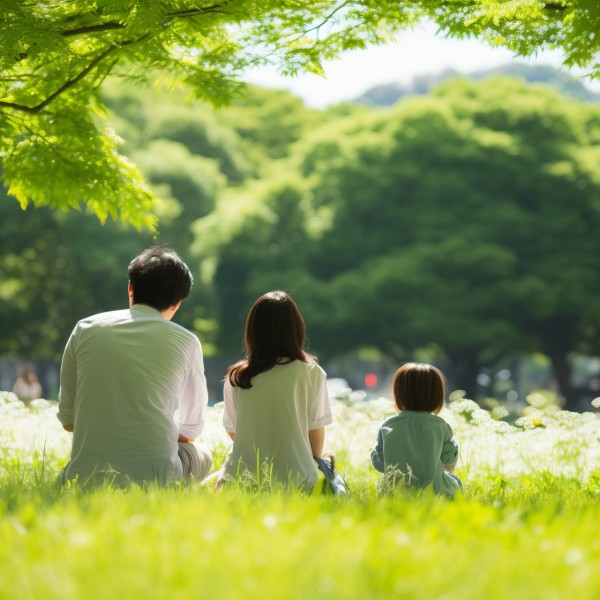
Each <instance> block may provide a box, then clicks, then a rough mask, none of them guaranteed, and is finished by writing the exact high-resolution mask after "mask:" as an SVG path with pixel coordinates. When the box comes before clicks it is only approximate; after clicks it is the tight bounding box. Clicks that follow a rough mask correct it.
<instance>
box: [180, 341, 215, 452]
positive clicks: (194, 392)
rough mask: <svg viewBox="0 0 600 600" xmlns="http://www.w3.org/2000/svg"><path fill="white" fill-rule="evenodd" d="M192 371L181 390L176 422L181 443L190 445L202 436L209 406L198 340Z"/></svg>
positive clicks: (195, 346)
mask: <svg viewBox="0 0 600 600" xmlns="http://www.w3.org/2000/svg"><path fill="white" fill-rule="evenodd" d="M191 353H192V355H191V357H190V362H191V365H192V366H191V371H190V374H189V376H188V378H187V380H186V381H185V383H184V385H183V388H182V390H181V396H180V398H179V408H178V409H177V412H176V413H175V421H176V423H177V427H178V428H179V437H178V441H179V442H184V443H190V442H193V441H194V439H195V438H197V437H198V436H199V435H200V432H201V431H202V428H203V427H204V415H205V411H206V407H207V405H208V389H207V387H206V377H205V375H204V360H203V358H202V348H201V346H200V342H199V341H198V340H197V339H196V340H195V344H194V346H193V348H192V349H191Z"/></svg>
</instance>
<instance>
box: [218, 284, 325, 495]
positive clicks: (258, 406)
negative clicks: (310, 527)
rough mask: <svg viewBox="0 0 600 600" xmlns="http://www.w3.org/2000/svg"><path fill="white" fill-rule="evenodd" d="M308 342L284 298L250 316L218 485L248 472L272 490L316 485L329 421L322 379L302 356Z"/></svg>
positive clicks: (231, 386)
mask: <svg viewBox="0 0 600 600" xmlns="http://www.w3.org/2000/svg"><path fill="white" fill-rule="evenodd" d="M305 336H306V327H305V324H304V320H303V318H302V315H301V314H300V311H299V310H298V307H297V306H296V303H295V302H294V300H292V298H291V296H289V295H288V294H286V293H285V292H281V291H275V292H269V293H267V294H265V295H264V296H261V297H260V298H259V299H258V300H257V301H256V302H255V304H254V306H253V307H252V308H251V309H250V313H249V314H248V318H247V320H246V329H245V333H244V349H245V351H246V358H245V359H244V360H241V361H239V362H237V363H235V364H234V365H232V366H231V367H229V370H228V372H227V376H226V378H225V385H224V393H223V395H224V400H225V410H224V414H223V425H224V426H225V429H226V431H227V433H228V434H229V436H230V437H231V439H232V440H233V447H232V449H231V451H230V452H229V454H228V455H227V458H226V459H225V464H224V465H223V468H222V470H221V473H220V476H219V483H220V482H222V481H223V480H226V479H231V478H233V477H235V476H236V475H241V474H242V473H244V472H246V471H249V472H250V474H251V475H252V477H254V478H256V480H257V481H258V482H259V483H260V482H261V481H262V480H263V479H264V471H265V470H266V471H267V472H268V475H269V478H270V481H271V482H273V481H275V482H281V483H283V484H291V485H292V486H296V487H301V488H303V489H310V488H312V487H313V486H314V485H315V483H316V482H317V465H316V463H315V461H314V459H313V457H318V458H321V457H322V455H323V446H324V441H325V429H324V427H325V425H329V424H330V423H331V422H332V418H331V408H330V405H329V396H328V394H327V386H326V382H325V372H324V371H323V369H321V367H319V365H318V364H317V361H316V359H315V358H313V357H312V356H310V355H308V354H307V353H306V352H305V351H304V349H303V347H304V341H305ZM265 465H266V467H265ZM219 483H218V484H217V485H219Z"/></svg>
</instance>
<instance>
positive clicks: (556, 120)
mask: <svg viewBox="0 0 600 600" xmlns="http://www.w3.org/2000/svg"><path fill="white" fill-rule="evenodd" d="M103 90H104V91H103V102H104V103H105V105H106V106H107V107H108V108H109V110H110V125H111V126H113V127H115V128H116V129H117V130H118V131H119V132H120V133H121V134H122V135H123V136H124V138H125V139H126V140H127V141H126V143H125V145H124V146H123V152H125V153H126V155H127V156H128V157H131V158H132V159H133V160H135V162H136V164H138V165H139V166H140V168H141V169H142V170H143V172H144V175H145V178H146V179H147V181H148V182H149V185H150V189H151V191H152V193H153V194H155V195H156V197H157V198H160V201H157V202H156V205H155V209H156V214H157V215H158V216H159V218H160V221H159V226H158V229H157V230H156V231H155V232H154V233H151V232H149V231H134V230H132V229H131V228H128V227H127V226H126V225H124V224H122V223H121V222H115V221H113V220H112V219H109V220H108V221H107V222H106V224H105V225H104V226H102V227H101V226H99V224H98V223H97V220H96V219H95V218H94V217H93V216H91V215H90V214H89V212H88V210H87V209H86V208H85V207H84V206H81V207H80V210H79V211H70V212H66V213H63V212H60V211H54V210H50V209H49V208H39V209H36V210H34V211H32V210H27V211H25V212H22V211H21V210H20V208H19V207H18V205H17V204H16V203H12V202H10V201H9V200H5V201H2V202H1V203H0V213H1V215H0V217H1V218H0V234H1V237H2V240H3V248H4V252H3V255H2V258H1V265H0V267H1V269H2V275H3V277H2V283H1V284H0V295H1V296H2V299H3V303H4V310H3V311H2V315H1V318H2V331H3V336H2V339H0V351H1V352H2V353H3V354H4V355H11V356H13V357H17V356H20V357H23V358H52V359H59V358H60V354H61V352H62V348H63V344H64V340H65V339H66V337H67V336H68V333H69V331H70V329H71V327H72V326H73V324H74V322H75V321H76V320H77V319H78V318H81V317H83V316H85V315H88V314H90V313H93V312H99V311H102V310H110V309H113V308H115V307H116V306H120V305H122V304H123V301H124V300H123V299H124V293H123V289H124V285H125V281H124V273H125V267H126V265H127V263H128V261H129V260H130V259H131V257H132V256H133V255H135V254H136V253H137V252H138V251H139V249H140V248H141V247H144V246H146V245H148V244H150V243H161V244H166V245H170V246H173V247H174V248H175V249H177V250H178V251H180V252H181V253H182V255H183V256H185V257H186V258H187V259H188V260H190V261H191V263H192V265H193V267H194V271H195V276H196V285H195V286H194V288H193V297H192V299H191V301H190V302H187V303H186V305H185V306H184V309H182V311H181V312H180V315H178V319H179V320H180V322H182V324H184V325H186V326H188V327H191V328H193V329H194V330H195V331H196V332H197V333H198V334H199V335H200V338H201V339H202V341H203V344H204V345H205V349H206V351H207V353H208V354H211V353H213V354H217V355H220V356H225V357H227V356H228V357H233V356H235V355H237V354H238V353H239V349H240V338H241V331H242V329H243V323H244V320H245V316H246V313H247V310H248V308H249V306H250V305H251V304H252V302H253V301H254V299H255V298H256V297H257V296H258V295H260V294H262V293H263V292H264V291H265V290H267V289H272V288H284V289H287V290H288V291H290V292H291V293H292V294H293V295H294V296H295V297H296V298H297V300H298V301H299V303H300V306H301V308H302V310H303V313H304V315H305V318H306V320H307V323H308V325H309V335H310V340H311V350H313V351H314V352H316V353H318V354H319V356H320V357H321V360H322V361H324V362H327V361H329V360H331V359H333V358H335V357H338V356H341V355H345V354H348V353H350V352H353V351H357V350H360V349H362V348H371V349H373V350H374V351H375V352H377V353H378V355H379V356H385V357H388V358H391V359H392V361H395V362H398V361H401V360H406V359H408V358H410V357H414V356H418V355H422V353H423V351H425V350H426V355H427V357H428V358H429V359H431V360H436V361H437V362H440V363H441V364H442V365H443V366H444V367H445V369H446V370H447V371H448V374H449V375H450V377H451V380H452V383H453V384H454V386H455V387H459V388H462V389H465V390H467V392H469V394H470V395H474V394H473V392H474V385H475V379H476V377H477V374H478V372H479V371H480V370H481V369H482V368H483V367H486V366H490V365H494V364H496V363H497V362H498V361H499V360H506V359H509V358H511V357H515V356H520V355H523V354H529V353H533V352H541V353H542V354H544V355H545V356H547V357H548V358H549V359H550V360H551V362H552V365H553V368H554V372H555V375H556V377H557V379H558V381H559V383H560V389H561V392H562V393H563V395H564V396H566V397H567V398H568V399H571V398H572V399H573V406H575V405H576V404H575V402H576V398H577V390H574V389H573V386H572V377H571V357H572V354H573V353H580V354H584V355H598V353H599V348H598V339H599V337H598V328H599V325H600V323H599V321H600V317H599V316H598V315H600V310H599V308H600V307H599V306H598V302H599V301H598V298H599V297H600V294H599V293H598V292H599V291H600V290H599V287H600V280H599V278H600V275H599V274H600V270H599V269H598V262H597V258H596V257H597V256H598V255H599V248H598V241H597V240H598V236H597V235H596V232H597V231H598V226H599V224H600V223H599V221H600V181H599V177H598V173H600V168H599V167H600V164H599V163H600V110H599V109H598V107H597V105H596V104H593V103H583V102H581V101H578V100H575V99H570V98H567V97H565V96H560V95H558V94H557V93H556V92H553V91H552V90H551V89H549V88H547V87H542V86H539V85H531V84H527V83H525V82H523V81H522V80H518V79H510V78H498V77H496V78H492V79H487V80H483V81H481V82H472V81H467V80H462V79H455V80H451V81H448V82H445V83H442V84H441V85H439V86H438V87H434V88H433V89H432V91H430V92H429V93H428V94H426V95H422V96H419V97H407V98H406V99H403V100H402V101H401V102H399V103H398V104H397V105H394V106H392V107H389V108H381V107H367V106H364V105H363V106H361V105H352V104H343V105H339V106H337V107H332V108H329V109H326V110H320V111H317V110H311V109H307V108H305V107H304V106H303V105H302V103H301V102H300V101H299V100H298V99H297V98H294V97H293V96H291V95H290V94H288V93H286V92H281V91H276V90H263V89H254V88H253V89H250V93H249V95H248V97H247V98H245V99H244V100H242V99H239V100H236V101H235V102H234V103H233V104H232V106H230V107H229V108H227V109H221V110H217V111H215V110H213V109H211V108H209V107H208V105H206V104H198V103H190V104H188V103H185V102H184V97H183V96H182V95H180V94H178V93H175V94H165V93H158V94H152V95H149V94H148V92H147V91H146V90H144V89H142V88H135V87H131V86H129V85H124V84H123V83H122V82H119V81H118V80H111V81H107V82H106V83H105V85H104V87H103ZM109 249H110V251H109Z"/></svg>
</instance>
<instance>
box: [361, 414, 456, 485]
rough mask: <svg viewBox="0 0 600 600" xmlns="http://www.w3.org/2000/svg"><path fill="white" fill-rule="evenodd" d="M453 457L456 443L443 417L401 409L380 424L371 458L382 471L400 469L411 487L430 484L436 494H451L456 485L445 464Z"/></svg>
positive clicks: (374, 464) (451, 460)
mask: <svg viewBox="0 0 600 600" xmlns="http://www.w3.org/2000/svg"><path fill="white" fill-rule="evenodd" d="M457 456H458V446H457V444H456V443H455V442H454V440H453V439H452V429H451V428H450V425H448V423H446V421H444V419H442V418H441V417H438V416H436V415H432V414H430V413H428V412H422V411H420V412H419V411H404V412H401V413H400V414H398V415H395V416H393V417H391V418H389V419H387V420H386V421H385V422H384V423H383V424H382V426H381V428H380V430H379V435H378V438H377V445H376V446H375V448H374V449H373V451H372V453H371V460H372V462H373V466H374V467H375V468H376V469H377V470H378V471H380V472H382V473H383V472H384V471H385V470H386V469H388V468H390V467H393V468H395V469H397V470H399V471H401V472H402V473H403V474H404V475H405V478H404V479H405V481H406V483H407V484H408V485H410V486H412V487H418V488H424V487H427V486H428V485H430V484H433V491H434V492H435V493H436V494H447V495H450V496H452V495H454V494H455V493H456V491H457V490H458V488H459V487H460V486H459V483H458V481H457V478H456V477H454V476H453V475H452V474H450V473H448V472H447V471H446V465H452V464H454V463H455V462H456V458H457Z"/></svg>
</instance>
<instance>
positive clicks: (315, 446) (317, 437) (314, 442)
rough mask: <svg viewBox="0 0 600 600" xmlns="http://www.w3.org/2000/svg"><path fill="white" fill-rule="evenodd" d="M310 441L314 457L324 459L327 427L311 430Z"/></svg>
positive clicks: (309, 431)
mask: <svg viewBox="0 0 600 600" xmlns="http://www.w3.org/2000/svg"><path fill="white" fill-rule="evenodd" d="M308 441H309V442H310V449H311V450H312V453H313V456H315V457H316V458H322V456H323V448H324V446H325V427H319V428H318V429H309V430H308Z"/></svg>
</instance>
